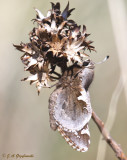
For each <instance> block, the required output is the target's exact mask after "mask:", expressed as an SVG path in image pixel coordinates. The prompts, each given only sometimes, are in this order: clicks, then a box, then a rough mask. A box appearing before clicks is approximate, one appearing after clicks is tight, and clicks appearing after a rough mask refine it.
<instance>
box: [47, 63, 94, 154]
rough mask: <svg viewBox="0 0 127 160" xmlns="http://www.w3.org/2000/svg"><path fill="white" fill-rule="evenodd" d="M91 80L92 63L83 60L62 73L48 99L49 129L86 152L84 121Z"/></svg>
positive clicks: (87, 135)
mask: <svg viewBox="0 0 127 160" xmlns="http://www.w3.org/2000/svg"><path fill="white" fill-rule="evenodd" d="M93 77H94V63H93V62H92V61H91V60H86V61H84V63H83V65H82V66H78V65H74V66H73V68H71V69H70V70H68V71H65V72H64V74H63V76H62V77H61V79H60V80H59V83H58V84H57V85H56V89H55V90H54V91H53V93H52V94H51V95H50V98H49V116H50V126H51V128H52V129H53V130H58V131H59V132H60V134H61V135H62V136H63V137H64V139H65V140H66V142H67V143H68V144H69V145H70V146H71V147H72V148H73V149H75V150H77V151H81V152H86V151H87V150H88V147H89V144H90V132H89V127H88V122H89V121H90V119H91V115H92V108H91V102H90V95H89V91H88V89H89V86H90V84H91V82H92V81H93Z"/></svg>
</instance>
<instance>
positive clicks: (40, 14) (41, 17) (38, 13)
mask: <svg viewBox="0 0 127 160" xmlns="http://www.w3.org/2000/svg"><path fill="white" fill-rule="evenodd" d="M35 11H36V12H37V15H38V16H39V18H40V19H41V20H43V19H44V18H45V17H44V15H43V14H42V13H41V12H40V11H39V10H38V9H35Z"/></svg>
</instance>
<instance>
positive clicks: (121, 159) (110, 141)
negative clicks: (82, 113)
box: [92, 111, 127, 160]
mask: <svg viewBox="0 0 127 160" xmlns="http://www.w3.org/2000/svg"><path fill="white" fill-rule="evenodd" d="M92 119H93V121H94V122H95V123H96V125H97V127H98V129H99V130H100V132H101V134H102V135H103V137H104V140H105V141H106V142H107V143H108V145H109V146H110V147H111V148H112V150H113V151H114V152H115V153H116V156H117V158H118V159H119V160H127V157H126V156H125V154H124V152H123V150H122V149H121V147H120V146H119V145H118V144H117V143H116V142H115V141H114V140H113V138H112V137H111V136H110V134H109V133H108V132H107V130H106V129H105V127H104V123H103V122H102V121H101V119H100V118H99V117H98V116H97V115H96V113H95V112H94V111H93V112H92Z"/></svg>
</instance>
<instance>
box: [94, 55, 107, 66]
mask: <svg viewBox="0 0 127 160" xmlns="http://www.w3.org/2000/svg"><path fill="white" fill-rule="evenodd" d="M108 59H109V56H106V57H105V58H104V59H103V60H102V61H100V62H97V63H95V64H101V63H104V62H105V61H107V60H108Z"/></svg>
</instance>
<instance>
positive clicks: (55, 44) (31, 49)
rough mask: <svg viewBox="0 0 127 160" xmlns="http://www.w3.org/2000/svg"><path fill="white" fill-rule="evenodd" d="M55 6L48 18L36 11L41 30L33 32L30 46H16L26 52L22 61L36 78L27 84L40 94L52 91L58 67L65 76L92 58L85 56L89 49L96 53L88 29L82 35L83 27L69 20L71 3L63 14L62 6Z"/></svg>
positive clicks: (27, 44)
mask: <svg viewBox="0 0 127 160" xmlns="http://www.w3.org/2000/svg"><path fill="white" fill-rule="evenodd" d="M51 6H52V8H51V10H49V11H48V13H47V16H44V15H43V14H42V13H41V12H40V11H39V10H38V9H35V11H36V14H37V16H36V18H35V19H33V20H34V22H36V23H37V26H38V27H35V28H33V30H32V31H31V32H30V34H29V36H30V42H29V43H21V44H20V45H14V47H16V49H18V50H20V51H22V52H24V55H23V56H22V57H21V60H22V62H23V64H24V65H25V71H29V72H30V73H31V74H32V76H30V77H27V78H24V79H23V80H25V81H30V84H33V83H35V84H36V87H37V89H38V93H39V92H40V90H41V88H42V87H49V82H50V81H53V80H54V79H55V78H54V76H53V74H54V73H55V72H56V71H55V67H56V66H58V67H60V69H61V71H62V74H63V73H64V71H66V70H67V69H68V67H70V66H72V65H74V64H75V63H78V64H79V65H80V66H81V65H82V63H83V61H84V60H83V58H84V57H87V56H88V55H87V54H85V53H84V51H85V50H86V49H88V50H90V51H91V50H94V47H93V46H91V43H92V41H87V37H88V36H89V34H87V33H86V27H85V25H83V29H82V31H80V28H81V26H78V25H77V24H76V22H75V21H73V20H70V19H68V17H69V16H70V15H71V12H72V11H73V10H74V8H73V9H69V3H68V4H67V6H66V8H65V9H64V11H63V12H61V11H60V3H56V4H54V3H51ZM56 79H57V78H56Z"/></svg>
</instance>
